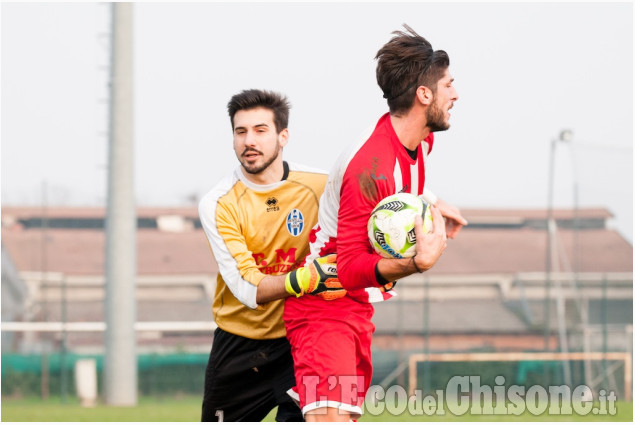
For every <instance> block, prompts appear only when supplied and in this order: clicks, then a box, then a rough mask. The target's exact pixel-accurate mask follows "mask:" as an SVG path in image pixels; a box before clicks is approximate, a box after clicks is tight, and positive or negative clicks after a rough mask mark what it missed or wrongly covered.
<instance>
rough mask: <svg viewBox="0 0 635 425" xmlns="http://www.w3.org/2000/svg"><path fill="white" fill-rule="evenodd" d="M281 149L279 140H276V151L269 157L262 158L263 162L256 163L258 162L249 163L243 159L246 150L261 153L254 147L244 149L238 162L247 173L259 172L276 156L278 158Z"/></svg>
mask: <svg viewBox="0 0 635 425" xmlns="http://www.w3.org/2000/svg"><path fill="white" fill-rule="evenodd" d="M281 150H282V147H281V146H280V142H278V143H277V144H276V151H275V152H274V153H273V154H271V156H270V157H269V158H264V163H263V164H261V165H258V163H254V164H249V163H248V162H247V160H246V159H245V155H246V154H247V153H248V152H256V153H257V154H259V155H263V153H262V152H260V151H258V150H256V149H245V150H244V151H243V153H242V154H241V155H240V164H241V165H242V166H243V168H244V169H245V171H246V172H247V173H249V174H260V173H262V172H263V171H265V170H266V169H267V168H268V167H269V166H270V165H271V164H272V163H273V161H275V160H276V158H278V155H280V151H281Z"/></svg>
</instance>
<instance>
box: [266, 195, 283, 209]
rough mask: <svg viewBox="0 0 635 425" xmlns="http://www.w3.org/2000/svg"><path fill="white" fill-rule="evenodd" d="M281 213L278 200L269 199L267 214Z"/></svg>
mask: <svg viewBox="0 0 635 425" xmlns="http://www.w3.org/2000/svg"><path fill="white" fill-rule="evenodd" d="M271 211H280V207H279V206H278V200H277V199H276V198H267V212H271Z"/></svg>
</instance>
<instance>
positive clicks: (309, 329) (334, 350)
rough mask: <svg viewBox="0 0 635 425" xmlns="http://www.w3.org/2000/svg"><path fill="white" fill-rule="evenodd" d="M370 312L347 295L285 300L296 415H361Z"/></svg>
mask: <svg viewBox="0 0 635 425" xmlns="http://www.w3.org/2000/svg"><path fill="white" fill-rule="evenodd" d="M373 312H374V308H373V306H372V305H371V304H366V303H360V302H357V301H354V300H353V299H351V298H349V297H343V298H340V299H337V300H332V301H324V300H323V299H322V298H320V297H313V296H305V297H300V298H295V297H290V298H287V299H286V301H285V306H284V316H283V317H284V322H285V325H286V328H287V338H288V339H289V342H290V343H291V354H292V355H293V365H294V368H295V379H296V387H295V388H294V391H295V393H297V394H291V395H292V396H296V397H295V398H296V400H297V399H298V398H299V403H300V408H301V409H302V413H303V414H306V412H308V411H310V410H314V409H317V408H321V407H337V408H340V409H341V410H345V411H348V412H352V413H358V414H360V415H361V414H362V404H363V402H364V396H365V395H366V392H367V391H368V388H369V386H370V383H371V378H372V374H373V366H372V360H371V350H370V345H371V340H372V335H373V332H374V331H375V325H374V324H373V323H372V322H371V318H372V316H373Z"/></svg>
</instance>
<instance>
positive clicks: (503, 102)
mask: <svg viewBox="0 0 635 425" xmlns="http://www.w3.org/2000/svg"><path fill="white" fill-rule="evenodd" d="M1 7H2V9H1V14H2V17H1V19H2V33H1V36H2V45H1V47H2V67H1V72H2V74H1V79H2V85H1V90H2V112H1V118H2V120H1V126H2V128H1V136H2V151H1V154H2V164H1V166H2V175H1V177H2V203H3V205H24V204H27V205H38V204H39V203H41V201H42V199H43V197H42V192H43V189H42V188H43V184H44V182H46V186H47V188H48V190H47V197H48V203H49V204H51V205H104V204H105V198H106V196H105V194H106V177H107V175H106V170H107V169H106V165H107V164H106V155H107V140H108V137H107V130H108V117H107V111H108V109H107V101H108V88H107V83H108V63H109V31H110V27H109V22H110V5H108V4H103V3H100V4H97V3H87V4H84V3H71V4H55V3H44V4H37V3H9V4H7V3H3V4H2V6H1ZM403 23H407V24H409V25H410V26H412V27H413V28H414V29H415V30H416V31H418V32H419V33H420V34H421V35H423V36H424V37H426V38H427V39H428V40H429V41H430V42H431V43H432V45H433V47H434V48H435V49H443V50H446V51H447V52H448V54H449V55H450V59H451V66H450V71H451V73H452V74H453V75H454V77H455V86H456V88H457V90H458V93H459V101H458V102H457V103H456V104H455V107H454V109H453V114H452V119H451V124H452V127H451V129H450V130H449V131H447V132H444V133H438V134H437V137H436V142H435V145H434V150H433V153H432V155H431V157H430V161H429V166H428V172H427V176H428V177H427V181H426V185H427V186H428V187H430V188H431V189H432V190H433V191H435V192H436V193H437V194H438V195H439V196H440V197H442V198H444V199H446V200H447V201H449V202H451V203H454V204H456V205H458V206H459V207H461V208H545V207H546V205H547V189H548V178H547V175H548V163H549V146H550V143H551V140H552V139H554V138H556V137H557V136H558V134H559V133H560V131H561V130H562V129H565V128H566V129H571V130H572V131H573V132H574V138H573V141H572V142H571V143H570V144H569V145H567V144H563V143H560V144H558V146H557V150H556V176H555V200H556V203H555V205H556V207H561V208H569V207H572V206H573V195H572V193H573V190H572V188H573V181H574V175H575V176H576V181H577V182H578V184H579V194H580V195H579V200H580V205H581V206H583V207H585V206H586V207H606V208H608V209H609V210H610V211H611V212H612V213H613V214H614V215H615V220H614V222H613V223H612V225H613V226H615V227H616V228H617V229H618V230H619V231H620V232H621V233H622V234H623V235H624V236H625V237H626V238H627V239H628V240H630V241H632V232H633V230H632V229H633V171H632V170H633V6H632V3H613V4H605V3H597V4H595V3H559V4H551V3H487V4H485V3H348V4H341V3H314V4H310V3H257V4H245V3H243V4H224V3H189V4H176V3H137V4H135V6H134V25H135V27H134V51H135V64H134V66H135V95H134V96H135V155H136V157H135V165H136V172H135V179H136V180H135V190H136V198H137V203H138V204H139V205H142V206H146V205H155V206H179V205H187V203H188V199H190V198H191V197H192V196H198V197H200V196H202V195H203V194H204V193H205V192H206V191H207V190H209V189H210V188H211V187H212V186H213V185H214V184H215V183H216V182H217V181H218V180H219V179H220V178H221V177H222V176H223V175H225V174H227V173H228V172H230V171H231V170H232V169H233V168H234V167H235V166H236V165H237V164H238V163H237V160H236V158H235V156H234V153H233V150H232V139H231V127H230V124H229V119H228V117H227V113H226V109H225V108H226V104H227V101H228V100H229V98H230V97H231V96H232V95H233V94H235V93H237V92H238V91H240V90H242V89H246V88H265V89H272V90H277V91H281V92H283V93H285V94H287V95H288V96H289V98H290V100H291V103H292V105H293V107H292V110H291V119H290V125H289V130H290V143H289V145H288V146H287V148H285V152H284V156H285V158H286V159H288V160H290V161H295V162H301V163H306V164H309V165H312V166H316V167H320V168H323V169H329V168H330V166H331V165H332V164H333V162H334V160H335V158H336V156H337V155H338V153H339V152H340V151H341V150H342V148H343V146H345V145H346V144H348V143H351V142H353V141H354V140H355V139H356V137H357V136H358V134H360V133H361V132H362V131H363V130H364V129H365V128H366V127H367V126H369V125H370V124H373V123H374V122H375V121H376V120H377V119H378V118H379V116H380V115H381V114H382V113H384V112H385V111H386V110H387V107H386V104H385V101H384V100H383V99H382V94H381V91H380V90H379V88H378V87H377V84H376V81H375V61H374V56H375V54H376V52H377V50H378V49H379V48H380V47H381V46H382V45H383V44H384V43H385V42H386V41H388V40H389V39H390V36H391V34H390V33H391V32H392V31H394V30H397V29H400V27H401V25H402V24H403Z"/></svg>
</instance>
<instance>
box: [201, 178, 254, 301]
mask: <svg viewBox="0 0 635 425" xmlns="http://www.w3.org/2000/svg"><path fill="white" fill-rule="evenodd" d="M236 180H237V179H236V176H235V174H232V175H231V176H228V177H226V178H224V179H223V180H222V181H221V182H220V183H219V184H218V185H216V186H215V187H214V189H212V190H211V191H210V192H208V193H207V194H206V195H205V196H204V197H203V199H201V202H200V203H199V206H198V213H199V216H200V218H201V225H202V226H203V230H204V231H205V235H206V236H207V240H208V241H209V244H210V246H211V247H212V251H213V252H214V258H216V262H217V263H218V270H219V273H220V274H221V276H222V277H223V280H224V281H225V283H226V284H227V287H229V289H230V290H231V292H232V294H234V296H235V297H236V299H238V301H240V302H241V303H243V304H244V305H246V306H247V307H249V308H252V309H255V308H257V307H258V304H257V303H256V292H257V291H258V287H257V286H255V285H253V284H251V283H250V282H248V281H246V280H244V279H243V278H242V276H241V274H240V269H239V268H238V263H237V262H236V260H235V259H234V257H233V256H232V255H231V253H230V252H229V249H228V248H227V245H226V244H225V240H224V239H223V237H222V236H221V235H220V233H219V232H218V227H217V226H216V206H217V204H218V200H219V199H220V197H221V196H223V195H224V194H226V193H227V192H228V191H229V190H230V189H231V188H232V187H233V186H234V184H235V183H236Z"/></svg>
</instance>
